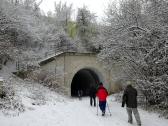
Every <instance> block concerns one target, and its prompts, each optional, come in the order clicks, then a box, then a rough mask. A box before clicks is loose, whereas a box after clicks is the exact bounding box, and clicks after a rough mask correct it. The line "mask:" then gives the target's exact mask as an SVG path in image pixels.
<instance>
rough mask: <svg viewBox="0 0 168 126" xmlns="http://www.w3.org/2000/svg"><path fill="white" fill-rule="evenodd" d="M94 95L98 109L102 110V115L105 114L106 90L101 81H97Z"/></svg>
mask: <svg viewBox="0 0 168 126" xmlns="http://www.w3.org/2000/svg"><path fill="white" fill-rule="evenodd" d="M96 96H97V97H98V99H99V107H100V110H101V111H102V116H104V115H105V110H106V98H107V96H108V92H107V90H106V88H105V87H103V83H101V82H100V83H99V87H98V89H97V93H96Z"/></svg>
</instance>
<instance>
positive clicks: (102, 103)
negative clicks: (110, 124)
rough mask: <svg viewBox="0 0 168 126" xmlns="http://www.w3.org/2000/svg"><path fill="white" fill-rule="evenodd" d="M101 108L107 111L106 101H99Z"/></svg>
mask: <svg viewBox="0 0 168 126" xmlns="http://www.w3.org/2000/svg"><path fill="white" fill-rule="evenodd" d="M99 107H100V110H101V111H102V112H103V113H105V110H106V101H99Z"/></svg>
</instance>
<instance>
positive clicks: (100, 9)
mask: <svg viewBox="0 0 168 126" xmlns="http://www.w3.org/2000/svg"><path fill="white" fill-rule="evenodd" d="M59 1H61V2H67V4H71V3H72V4H73V9H75V13H76V11H77V8H79V7H83V5H86V6H87V7H88V9H89V10H90V11H91V12H92V13H95V14H96V16H98V17H99V19H100V18H102V17H103V15H104V10H105V8H106V7H107V3H108V2H109V1H112V0H43V3H42V4H41V5H40V8H41V9H42V10H44V12H45V13H47V12H48V11H52V12H53V11H54V2H57V3H59ZM75 13H74V14H75ZM73 16H74V17H75V15H73ZM74 17H73V18H74Z"/></svg>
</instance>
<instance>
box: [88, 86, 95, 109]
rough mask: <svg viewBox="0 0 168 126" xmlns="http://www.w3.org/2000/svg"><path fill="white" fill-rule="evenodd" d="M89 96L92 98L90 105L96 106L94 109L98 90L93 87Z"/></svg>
mask: <svg viewBox="0 0 168 126" xmlns="http://www.w3.org/2000/svg"><path fill="white" fill-rule="evenodd" d="M89 96H90V105H91V106H92V104H94V107H96V88H95V87H93V86H91V88H90V90H89Z"/></svg>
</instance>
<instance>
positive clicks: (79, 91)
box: [78, 89, 83, 100]
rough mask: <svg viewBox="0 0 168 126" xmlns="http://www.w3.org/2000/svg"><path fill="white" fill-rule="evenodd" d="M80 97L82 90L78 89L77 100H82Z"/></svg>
mask: <svg viewBox="0 0 168 126" xmlns="http://www.w3.org/2000/svg"><path fill="white" fill-rule="evenodd" d="M82 95H83V91H82V89H79V90H78V97H79V100H82Z"/></svg>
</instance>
